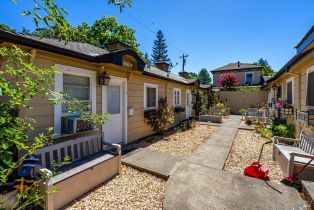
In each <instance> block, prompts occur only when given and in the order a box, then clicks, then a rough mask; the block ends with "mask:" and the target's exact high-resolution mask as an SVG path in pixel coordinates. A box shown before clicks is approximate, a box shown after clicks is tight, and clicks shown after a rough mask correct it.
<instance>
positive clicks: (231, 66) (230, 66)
mask: <svg viewBox="0 0 314 210" xmlns="http://www.w3.org/2000/svg"><path fill="white" fill-rule="evenodd" d="M239 64H240V66H239ZM256 68H263V67H262V66H259V65H256V64H251V63H238V62H237V63H229V64H227V65H225V66H222V67H219V68H217V69H214V70H211V72H219V71H237V70H243V69H256Z"/></svg>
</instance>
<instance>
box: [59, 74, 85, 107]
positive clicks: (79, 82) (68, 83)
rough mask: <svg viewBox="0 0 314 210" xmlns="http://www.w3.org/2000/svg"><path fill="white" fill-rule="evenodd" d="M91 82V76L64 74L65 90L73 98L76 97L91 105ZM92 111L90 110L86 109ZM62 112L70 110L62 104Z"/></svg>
mask: <svg viewBox="0 0 314 210" xmlns="http://www.w3.org/2000/svg"><path fill="white" fill-rule="evenodd" d="M90 84H91V82H90V77H83V76H75V75H69V74H63V92H64V93H65V94H68V95H69V96H71V97H72V98H76V99H78V100H80V101H81V102H83V103H86V104H89V105H91V96H90V95H91V85H90ZM86 111H90V110H86ZM62 112H63V113H66V112H68V110H67V108H66V107H65V106H62Z"/></svg>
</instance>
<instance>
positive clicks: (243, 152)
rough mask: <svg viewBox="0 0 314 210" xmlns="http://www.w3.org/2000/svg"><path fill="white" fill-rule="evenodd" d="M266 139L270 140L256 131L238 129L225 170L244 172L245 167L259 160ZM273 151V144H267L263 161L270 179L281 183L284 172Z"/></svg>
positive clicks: (237, 172)
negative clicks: (273, 155) (274, 159)
mask: <svg viewBox="0 0 314 210" xmlns="http://www.w3.org/2000/svg"><path fill="white" fill-rule="evenodd" d="M266 141H269V140H268V139H266V138H263V137H261V136H260V134H258V133H256V132H255V131H250V130H238V133H237V135H236V137H235V140H234V143H233V146H232V148H231V151H230V154H229V156H228V158H227V161H226V164H225V168H224V170H226V171H229V172H232V173H235V174H243V170H244V169H245V167H247V166H249V165H250V164H251V163H252V162H254V161H257V159H258V156H259V153H260V149H261V147H262V145H263V143H265V142H266ZM272 152H273V146H272V144H267V145H265V146H264V150H263V154H262V158H261V163H262V164H263V165H265V166H266V167H267V168H268V169H269V178H270V181H273V182H275V183H280V181H281V180H282V179H283V178H284V174H283V173H282V171H281V169H280V167H279V165H278V164H277V162H276V161H273V159H272Z"/></svg>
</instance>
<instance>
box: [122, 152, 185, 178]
mask: <svg viewBox="0 0 314 210" xmlns="http://www.w3.org/2000/svg"><path fill="white" fill-rule="evenodd" d="M180 161H182V159H181V158H180V157H176V156H172V155H168V154H165V153H161V152H158V151H152V150H149V149H141V150H138V152H136V153H133V154H132V155H129V156H125V157H122V163H124V164H125V165H129V166H131V167H133V168H137V169H139V170H142V171H146V172H149V173H151V174H155V175H156V176H159V177H162V178H165V179H167V178H168V177H169V175H170V172H171V170H172V168H173V167H174V166H175V164H176V163H177V162H180Z"/></svg>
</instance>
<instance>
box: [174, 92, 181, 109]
mask: <svg viewBox="0 0 314 210" xmlns="http://www.w3.org/2000/svg"><path fill="white" fill-rule="evenodd" d="M173 105H174V106H175V107H177V106H181V89H179V88H174V89H173Z"/></svg>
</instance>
